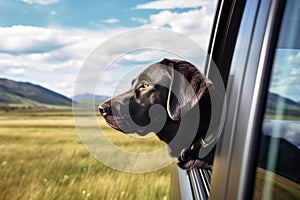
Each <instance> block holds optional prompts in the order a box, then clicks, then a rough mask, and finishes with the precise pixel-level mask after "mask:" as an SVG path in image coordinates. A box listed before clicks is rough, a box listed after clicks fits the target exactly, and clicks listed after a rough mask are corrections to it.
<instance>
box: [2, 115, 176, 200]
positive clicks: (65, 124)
mask: <svg viewBox="0 0 300 200" xmlns="http://www.w3.org/2000/svg"><path fill="white" fill-rule="evenodd" d="M100 125H101V126H105V125H104V123H103V120H100ZM108 130H109V131H106V133H107V137H108V138H110V139H111V140H112V142H113V143H117V144H118V145H119V146H120V147H122V148H124V149H127V150H131V149H135V150H138V151H139V149H140V150H143V151H146V152H148V151H151V149H153V148H154V149H156V148H160V147H161V146H162V145H163V144H162V143H161V142H159V141H158V139H156V138H154V137H150V138H148V139H146V140H145V143H144V144H143V147H141V145H140V141H139V140H138V139H137V138H134V137H129V136H123V135H121V134H120V133H117V132H114V131H113V130H110V129H108ZM118 136H120V137H118ZM129 144H130V145H129ZM0 152H1V153H0V155H1V156H0V177H1V178H0V199H8V200H14V199H167V198H168V195H169V185H170V167H166V168H164V169H161V170H159V171H156V172H151V173H142V174H130V173H124V172H119V171H116V170H113V169H111V168H109V167H106V166H104V165H103V164H101V163H100V162H99V161H97V160H96V159H94V158H93V157H92V156H91V155H90V154H89V152H88V151H87V150H86V149H85V148H84V146H83V144H82V142H81V141H80V139H79V136H78V135H77V132H76V129H75V127H74V122H73V116H72V113H71V111H70V110H15V111H12V112H4V111H1V112H0Z"/></svg>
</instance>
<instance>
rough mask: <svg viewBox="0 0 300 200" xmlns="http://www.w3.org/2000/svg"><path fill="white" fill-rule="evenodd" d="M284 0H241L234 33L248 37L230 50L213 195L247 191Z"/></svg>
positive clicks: (233, 195)
mask: <svg viewBox="0 0 300 200" xmlns="http://www.w3.org/2000/svg"><path fill="white" fill-rule="evenodd" d="M284 2H285V1H281V0H275V1H269V0H268V1H255V2H254V1H251V2H250V1H247V2H246V6H245V11H244V12H245V13H244V15H243V18H244V19H242V24H241V30H239V35H240V32H242V31H247V32H248V38H243V39H244V41H243V43H241V42H240V41H239V40H238V41H237V44H236V45H237V46H238V45H244V47H245V48H244V51H245V52H243V53H240V55H238V53H239V52H236V50H235V52H234V53H235V54H237V55H234V56H233V60H232V65H231V69H230V75H229V76H228V77H229V78H228V85H227V91H226V93H227V98H228V99H227V102H228V105H227V111H228V112H227V116H226V120H225V126H224V130H223V137H222V138H220V141H219V142H218V144H217V149H216V155H215V161H214V170H213V174H212V182H211V185H212V188H211V198H212V199H248V198H249V199H251V197H252V194H253V188H254V181H255V171H256V160H257V153H258V149H259V136H260V132H261V124H262V123H261V122H262V120H263V114H264V107H265V103H266V99H267V93H268V86H269V80H270V76H271V67H272V63H273V57H274V53H275V49H276V44H277V39H278V35H279V29H280V24H281V19H282V15H283V11H284V4H285V3H284ZM243 23H244V25H243ZM246 23H247V24H246ZM243 28H244V29H245V30H243ZM245 35H247V34H245ZM239 37H240V36H239ZM245 39H246V40H245ZM212 53H214V52H212ZM238 56H241V57H238ZM223 59H224V58H223ZM240 60H243V63H244V65H243V64H242V65H241V66H238V65H239V64H240V63H239V62H237V61H240ZM225 83H226V82H225ZM249 94H251V96H249Z"/></svg>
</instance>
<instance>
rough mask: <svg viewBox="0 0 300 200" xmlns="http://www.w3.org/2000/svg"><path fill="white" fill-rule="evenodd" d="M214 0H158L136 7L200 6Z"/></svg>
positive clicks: (156, 8)
mask: <svg viewBox="0 0 300 200" xmlns="http://www.w3.org/2000/svg"><path fill="white" fill-rule="evenodd" d="M211 2H212V1H208V0H157V1H151V2H148V3H144V4H139V5H137V6H136V7H135V9H155V10H166V9H174V8H199V7H201V6H206V5H208V4H209V3H211Z"/></svg>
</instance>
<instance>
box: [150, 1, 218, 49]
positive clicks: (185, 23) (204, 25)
mask: <svg viewBox="0 0 300 200" xmlns="http://www.w3.org/2000/svg"><path fill="white" fill-rule="evenodd" d="M214 6H215V5H214V4H210V5H209V6H204V7H203V8H201V9H193V10H188V11H186V12H181V13H178V12H171V11H168V10H164V11H161V12H159V13H158V14H153V15H150V17H149V21H150V22H149V24H147V25H148V26H151V27H165V28H169V29H171V30H173V31H176V32H178V33H181V34H184V35H186V36H188V37H190V38H192V39H193V40H195V41H196V42H197V43H198V44H200V45H201V46H202V47H203V49H206V48H207V47H208V41H209V37H210V32H211V27H212V22H213V18H214V12H213V10H214V9H215V7H214Z"/></svg>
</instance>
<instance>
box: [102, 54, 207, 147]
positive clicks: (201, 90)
mask: <svg viewBox="0 0 300 200" xmlns="http://www.w3.org/2000/svg"><path fill="white" fill-rule="evenodd" d="M211 84H212V83H211V82H210V81H209V80H208V79H207V78H206V77H205V76H204V75H203V74H201V73H200V72H199V71H198V70H197V68H196V67H195V66H193V65H192V64H191V63H189V62H186V61H181V60H170V59H164V60H162V61H160V62H157V63H154V64H152V65H150V66H149V67H148V68H146V69H145V70H144V71H143V72H141V73H140V74H139V75H138V76H137V77H136V79H134V80H133V81H132V87H131V89H129V90H128V91H127V92H125V93H123V94H121V95H118V96H116V97H114V98H112V99H110V100H108V101H106V102H104V103H103V104H101V105H100V106H99V110H100V112H101V114H102V116H103V117H104V118H105V120H106V122H107V124H108V125H109V126H111V127H112V128H114V129H117V130H119V131H122V132H124V133H137V134H139V135H146V134H147V133H149V132H155V133H156V134H157V136H158V137H159V138H160V139H161V140H163V141H165V142H166V143H169V142H170V141H171V140H172V139H173V138H174V136H175V134H176V132H177V130H178V127H179V125H180V122H181V119H182V117H183V116H184V115H187V114H188V113H189V111H190V110H192V109H193V108H194V107H195V106H199V107H200V111H201V112H202V113H201V120H200V121H201V122H200V121H199V124H200V126H201V127H202V129H203V130H205V129H207V126H208V123H209V119H210V101H209V99H207V98H206V99H207V100H206V101H205V100H202V99H203V97H204V96H205V94H206V93H207V92H208V88H209V87H210V85H211ZM208 104H209V105H208ZM190 120H191V121H193V120H195V119H193V118H191V119H190ZM193 123H195V121H193ZM197 123H198V122H197ZM201 127H200V129H201ZM187 132H188V131H187Z"/></svg>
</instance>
